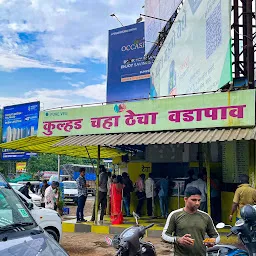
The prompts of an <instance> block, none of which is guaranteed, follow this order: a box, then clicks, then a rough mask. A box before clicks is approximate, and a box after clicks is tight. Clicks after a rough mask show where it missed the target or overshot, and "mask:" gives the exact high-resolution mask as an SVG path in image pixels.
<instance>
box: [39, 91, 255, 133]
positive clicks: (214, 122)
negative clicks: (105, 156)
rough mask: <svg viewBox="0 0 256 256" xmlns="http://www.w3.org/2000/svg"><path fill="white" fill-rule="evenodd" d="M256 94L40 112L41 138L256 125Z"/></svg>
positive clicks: (239, 93) (233, 93)
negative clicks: (255, 105) (255, 106)
mask: <svg viewBox="0 0 256 256" xmlns="http://www.w3.org/2000/svg"><path fill="white" fill-rule="evenodd" d="M254 104H255V90H244V91H236V92H228V93H213V94H203V95H194V96H185V97H175V98H165V99H159V100H143V101H136V102H127V103H125V104H123V103H122V104H108V105H105V106H97V107H85V108H74V109H63V110H53V111H47V112H40V118H39V130H38V136H44V137H49V136H72V135H86V134H106V133H124V132H125V133H128V132H146V131H162V130H182V129H195V128H213V127H243V126H253V125H254V124H255V108H254Z"/></svg>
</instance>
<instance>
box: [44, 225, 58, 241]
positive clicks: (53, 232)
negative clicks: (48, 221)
mask: <svg viewBox="0 0 256 256" xmlns="http://www.w3.org/2000/svg"><path fill="white" fill-rule="evenodd" d="M45 231H47V232H48V234H49V235H50V236H51V237H52V238H53V239H54V240H55V241H57V242H59V240H60V238H59V235H58V234H57V232H56V231H55V230H53V229H51V228H46V229H45Z"/></svg>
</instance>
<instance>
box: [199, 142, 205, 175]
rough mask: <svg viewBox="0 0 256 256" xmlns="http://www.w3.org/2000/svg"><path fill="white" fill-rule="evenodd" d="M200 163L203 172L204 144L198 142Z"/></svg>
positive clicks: (200, 169) (200, 170)
mask: <svg viewBox="0 0 256 256" xmlns="http://www.w3.org/2000/svg"><path fill="white" fill-rule="evenodd" d="M198 163H199V166H198V167H199V172H202V170H203V167H204V155H203V145H202V143H198Z"/></svg>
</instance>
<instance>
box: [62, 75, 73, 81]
mask: <svg viewBox="0 0 256 256" xmlns="http://www.w3.org/2000/svg"><path fill="white" fill-rule="evenodd" d="M62 79H64V80H66V81H70V80H72V78H71V77H69V76H63V77H62Z"/></svg>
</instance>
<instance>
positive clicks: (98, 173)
mask: <svg viewBox="0 0 256 256" xmlns="http://www.w3.org/2000/svg"><path fill="white" fill-rule="evenodd" d="M99 175H100V146H98V159H97V171H96V198H95V224H97V223H98V211H99Z"/></svg>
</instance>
